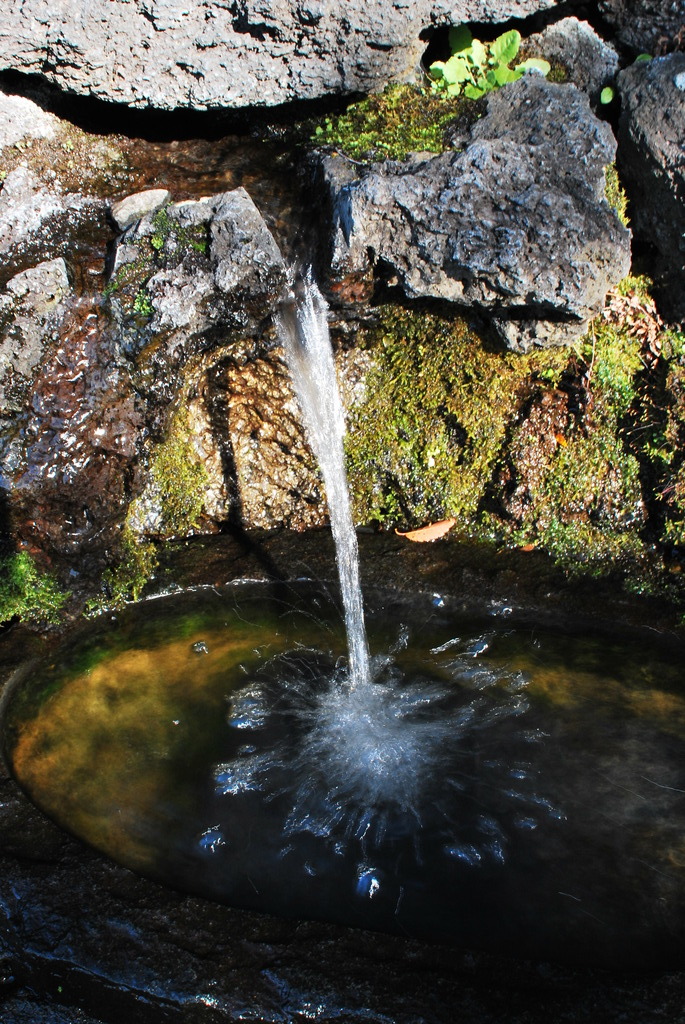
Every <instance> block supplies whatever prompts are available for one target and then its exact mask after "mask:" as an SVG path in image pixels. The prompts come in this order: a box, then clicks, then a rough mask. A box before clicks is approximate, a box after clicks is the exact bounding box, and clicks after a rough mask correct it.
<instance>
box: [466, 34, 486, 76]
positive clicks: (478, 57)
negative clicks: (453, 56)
mask: <svg viewBox="0 0 685 1024" xmlns="http://www.w3.org/2000/svg"><path fill="white" fill-rule="evenodd" d="M470 56H471V60H472V62H473V63H474V64H475V65H476V67H477V68H481V69H482V70H483V71H485V68H486V66H487V60H488V52H487V50H486V49H485V47H484V46H483V44H482V43H481V41H480V39H474V40H473V43H472V44H471V53H470Z"/></svg>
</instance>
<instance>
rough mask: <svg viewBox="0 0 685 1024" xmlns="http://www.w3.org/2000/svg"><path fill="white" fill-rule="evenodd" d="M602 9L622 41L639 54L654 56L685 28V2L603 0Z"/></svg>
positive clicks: (600, 3) (682, 0)
mask: <svg viewBox="0 0 685 1024" xmlns="http://www.w3.org/2000/svg"><path fill="white" fill-rule="evenodd" d="M599 9H600V11H601V13H602V14H603V16H604V17H605V18H606V20H607V21H608V22H609V23H610V24H611V25H613V26H614V28H615V29H616V35H617V39H618V41H619V42H620V43H622V44H623V45H624V46H628V47H630V48H631V49H632V50H634V51H636V52H641V51H646V52H648V53H653V52H654V49H655V47H656V46H657V44H658V43H659V41H660V40H661V39H663V38H671V37H673V36H674V35H675V34H676V33H677V32H678V31H679V30H680V29H681V28H682V27H683V25H685V2H684V0H599Z"/></svg>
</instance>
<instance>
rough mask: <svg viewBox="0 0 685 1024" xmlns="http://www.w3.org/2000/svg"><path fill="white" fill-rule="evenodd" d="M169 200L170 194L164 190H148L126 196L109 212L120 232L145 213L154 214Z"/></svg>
mask: <svg viewBox="0 0 685 1024" xmlns="http://www.w3.org/2000/svg"><path fill="white" fill-rule="evenodd" d="M170 199H171V192H169V190H168V189H166V188H150V189H147V190H146V191H145V192H135V193H134V194H133V195H132V196H126V198H125V199H120V200H119V202H118V203H114V204H113V206H112V208H111V210H110V213H111V215H112V220H113V221H114V223H115V224H116V226H117V227H118V228H119V230H120V231H124V230H125V229H126V228H128V227H130V226H131V224H135V222H136V221H138V220H140V219H141V217H144V216H145V215H146V214H147V213H156V211H157V210H159V209H160V208H161V207H162V206H164V204H165V203H168V202H169V200H170Z"/></svg>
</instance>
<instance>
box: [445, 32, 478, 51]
mask: <svg viewBox="0 0 685 1024" xmlns="http://www.w3.org/2000/svg"><path fill="white" fill-rule="evenodd" d="M449 40H450V49H451V50H452V53H459V52H460V50H468V48H469V46H470V45H471V43H472V42H473V36H472V35H471V32H470V31H469V29H468V27H467V26H466V25H456V26H455V27H454V28H451V29H450V34H449Z"/></svg>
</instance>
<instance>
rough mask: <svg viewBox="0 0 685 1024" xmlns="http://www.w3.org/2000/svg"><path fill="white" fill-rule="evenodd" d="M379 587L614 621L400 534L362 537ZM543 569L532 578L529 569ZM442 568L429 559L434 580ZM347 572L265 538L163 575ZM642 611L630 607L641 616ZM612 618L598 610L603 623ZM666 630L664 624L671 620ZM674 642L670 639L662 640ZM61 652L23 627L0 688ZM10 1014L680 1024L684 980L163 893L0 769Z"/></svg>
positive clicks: (5, 661)
mask: <svg viewBox="0 0 685 1024" xmlns="http://www.w3.org/2000/svg"><path fill="white" fill-rule="evenodd" d="M361 541H362V565H363V567H364V569H365V575H366V579H367V582H368V583H372V582H374V581H378V580H381V581H383V583H384V584H386V585H390V586H400V587H402V586H403V585H405V586H406V585H407V584H409V585H411V586H413V585H415V584H416V583H417V581H418V584H419V587H424V588H427V589H428V590H429V592H432V591H434V590H435V588H436V586H438V587H439V589H440V591H441V592H443V593H447V592H450V591H452V592H460V593H462V595H463V597H464V600H466V601H467V602H468V601H469V600H471V598H473V601H474V607H480V608H487V607H503V606H505V605H507V606H512V605H513V607H514V609H515V611H516V610H520V609H523V608H527V609H528V612H529V613H530V614H531V616H532V617H534V618H535V619H536V620H537V616H538V612H539V613H541V619H544V618H545V617H547V618H548V621H549V617H550V615H551V616H554V615H555V614H557V613H558V612H560V611H562V610H563V611H564V614H569V612H571V611H572V609H574V608H575V609H576V610H577V612H578V613H581V612H582V613H584V614H586V615H587V616H588V619H591V618H593V616H595V621H596V620H597V618H601V617H602V616H603V615H605V614H606V613H607V609H608V608H609V605H610V601H608V600H607V594H606V593H604V594H603V593H602V591H601V588H600V589H599V590H595V591H594V597H593V596H592V594H593V591H592V588H587V587H582V586H581V587H580V588H578V589H576V590H575V591H574V590H573V588H571V589H569V588H568V585H567V584H564V583H563V582H562V581H561V580H560V577H559V575H558V573H556V572H555V571H554V570H553V569H552V568H551V567H550V565H549V563H547V562H546V561H545V560H544V559H543V558H541V557H539V556H537V555H532V556H526V555H521V554H519V555H518V556H511V557H508V556H507V557H504V558H502V556H500V555H495V556H494V559H493V560H492V561H491V560H490V558H489V557H488V555H487V554H486V553H485V552H484V550H483V549H480V550H479V549H477V548H475V549H474V548H470V549H469V548H468V547H460V545H459V544H458V543H456V542H450V541H442V542H439V543H437V544H435V545H433V546H431V548H430V556H429V558H428V559H427V556H426V553H425V552H422V553H419V552H417V551H416V547H418V546H414V547H412V546H411V545H408V544H407V542H406V541H404V540H403V539H402V538H398V537H385V538H382V537H381V538H375V537H372V536H369V535H363V536H362V537H361ZM531 558H532V560H529V561H528V564H529V569H528V570H527V571H526V570H524V571H521V567H522V565H524V564H525V562H526V560H527V559H531ZM427 562H429V563H430V565H429V568H427ZM303 566H306V567H307V570H308V571H314V572H316V574H317V575H318V576H319V577H320V578H322V579H325V578H331V577H332V574H333V572H334V568H333V559H332V546H331V541H330V536H329V534H328V532H327V531H322V532H319V533H314V534H310V535H309V537H308V539H307V540H305V541H303V539H302V538H301V537H292V535H291V536H290V537H288V535H285V534H271V535H269V534H265V533H261V534H252V535H250V536H249V537H248V536H244V537H243V538H241V539H238V540H230V539H229V538H217V539H216V540H215V541H213V542H208V541H198V542H195V543H193V544H190V545H182V546H180V547H178V548H177V549H176V554H175V556H172V555H171V552H170V555H169V558H168V560H167V564H166V566H165V567H164V569H163V575H164V580H162V579H161V578H160V580H159V581H158V585H160V586H167V587H168V586H169V585H170V583H171V581H172V580H176V581H177V583H178V584H180V583H186V582H189V581H191V580H193V581H194V582H195V583H197V582H199V581H201V580H202V581H203V582H204V583H213V582H215V583H218V582H226V581H227V580H228V579H231V578H234V577H235V576H236V575H247V576H251V577H254V578H259V577H261V578H267V577H273V576H274V575H276V576H277V577H278V576H280V577H281V578H291V577H292V576H296V575H301V574H302V569H303ZM629 605H630V607H629ZM598 610H599V612H600V614H599V616H597V614H596V613H597V612H598ZM611 611H612V614H613V615H614V616H616V617H618V618H620V619H622V621H623V622H624V625H625V626H626V627H627V628H630V627H629V625H628V624H629V623H630V622H631V619H632V621H633V623H634V628H637V624H638V623H639V622H642V623H643V625H644V623H647V622H648V623H650V624H651V625H658V623H659V617H658V612H657V613H656V614H655V612H656V609H655V608H654V607H652V610H651V611H649V610H648V605H646V604H645V603H644V602H639V601H638V602H635V601H633V602H632V603H631V602H627V603H626V601H625V600H624V601H623V602H621V601H619V602H617V603H616V604H615V605H614V607H613V608H612V609H611ZM662 626H663V623H662ZM663 637H664V642H667V641H668V634H667V633H664V634H663ZM50 650H51V644H50V642H48V641H39V640H38V639H37V638H36V637H35V635H34V636H33V637H31V636H30V635H29V636H26V634H24V633H22V631H21V630H20V629H14V630H12V631H10V632H9V633H7V634H5V636H4V638H3V639H2V641H1V642H0V665H1V671H2V679H3V681H4V680H6V679H7V678H8V675H9V674H10V672H11V667H12V665H13V664H15V665H16V663H17V662H18V661H20V660H23V658H31V657H36V656H37V657H49V656H50ZM0 868H1V870H0V957H1V964H2V976H1V978H0V1015H1V1016H2V1020H3V1022H6V1024H23V1022H24V1021H30V1022H31V1024H36V1022H45V1024H66V1022H67V1021H68V1022H69V1024H74V1022H79V1024H97V1022H103V1024H119V1022H120V1021H121V1020H122V1019H125V1018H129V1019H132V1020H136V1021H140V1022H142V1024H173V1022H176V1021H178V1022H179V1024H180V1022H183V1024H205V1022H206V1024H218V1022H223V1021H226V1022H233V1021H236V1020H239V1019H244V1018H245V1016H246V1015H249V1017H250V1019H254V1020H259V1021H262V1022H265V1024H266V1022H268V1024H271V1022H273V1024H276V1022H282V1021H297V1020H306V1019H310V1018H311V1015H312V1013H314V1012H316V1015H317V1019H318V1020H322V1021H324V1022H326V1021H331V1022H332V1021H340V1020H345V1021H350V1022H356V1021H359V1022H361V1021H365V1022H369V1021H370V1022H372V1024H385V1022H387V1021H388V1020H392V1021H394V1022H397V1024H417V1022H425V1024H451V1022H452V1021H454V1020H455V1019H458V1020H460V1021H464V1022H466V1024H495V1022H497V1021H501V1020H502V1019H504V1018H506V1019H507V1020H508V1021H512V1022H514V1024H543V1022H544V1024H548V1022H549V1020H550V1019H552V1020H558V1021H568V1022H579V1024H580V1022H581V1021H583V1022H584V1021H588V1020H593V1019H595V1018H596V1017H597V1015H599V1016H600V1017H601V1019H602V1020H605V1021H607V1022H609V1024H619V1022H620V1021H622V1020H626V1019H628V1020H630V1019H635V1020H640V1021H641V1022H644V1024H657V1022H658V1021H661V1020H664V1019H666V1020H674V1021H675V1020H677V1019H678V1015H679V1013H680V1011H681V1008H682V998H683V992H684V989H683V985H684V978H683V975H682V974H678V973H675V974H670V975H646V976H640V975H635V974H634V975H631V976H628V975H614V974H607V973H602V972H599V971H596V972H595V971H592V970H574V969H570V968H561V967H558V966H555V965H552V964H537V963H528V962H523V961H518V960H516V959H515V958H513V959H511V960H507V959H504V958H496V957H490V956H485V955H483V954H480V953H478V952H473V951H465V950H460V949H451V948H447V947H444V946H435V945H429V944H424V943H420V942H417V941H409V940H403V939H400V938H397V937H389V936H384V935H378V934H370V933H365V932H361V931H355V930H351V929H344V928H341V927H337V926H333V925H328V924H323V923H312V922H303V921H288V920H277V919H275V918H272V917H269V916H263V915H257V914H250V913H247V912H244V911H240V910H233V909H231V908H228V907H224V906H219V905H217V904H212V903H210V902H207V901H205V900H201V899H197V898H190V897H186V896H183V895H181V894H179V893H176V892H172V891H170V890H166V889H164V888H162V887H160V886H159V885H157V884H155V883H153V882H149V881H146V880H145V879H143V878H139V877H137V876H135V875H134V874H132V873H131V872H129V871H127V870H125V869H123V868H120V867H117V866H115V865H113V864H112V863H111V862H109V861H108V860H106V859H105V858H103V857H101V856H99V855H98V854H97V853H94V852H93V851H91V850H89V849H87V848H86V847H84V846H83V845H82V844H81V843H79V842H77V841H75V840H73V839H71V838H69V837H67V836H66V835H65V834H64V833H62V832H61V831H60V830H59V829H57V827H56V826H54V825H52V824H51V823H50V822H49V821H48V820H47V819H45V818H44V817H43V816H42V815H41V814H40V813H39V812H38V811H37V810H35V808H33V807H32V806H31V804H29V802H28V801H27V800H26V799H25V798H24V797H23V795H22V794H21V792H20V791H19V790H18V788H17V787H16V785H15V784H14V782H13V781H11V779H9V777H8V776H7V774H6V772H5V771H4V770H3V771H2V773H1V774H0Z"/></svg>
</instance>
